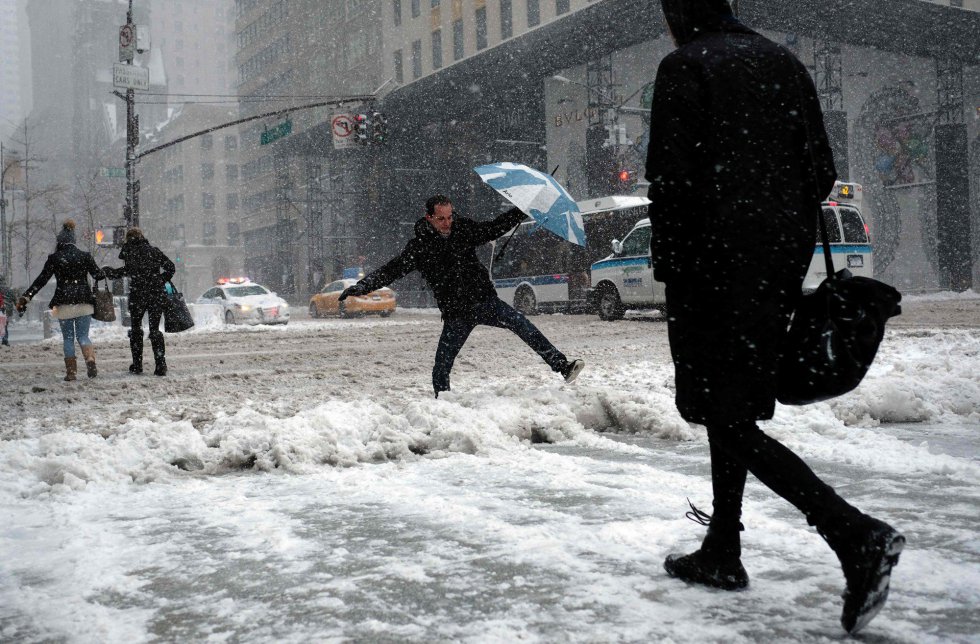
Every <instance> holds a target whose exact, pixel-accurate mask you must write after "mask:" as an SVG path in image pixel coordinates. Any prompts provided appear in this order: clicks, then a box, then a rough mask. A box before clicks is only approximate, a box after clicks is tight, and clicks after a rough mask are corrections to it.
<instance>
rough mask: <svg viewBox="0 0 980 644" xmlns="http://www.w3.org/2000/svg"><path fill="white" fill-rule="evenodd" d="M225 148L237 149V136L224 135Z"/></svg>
mask: <svg viewBox="0 0 980 644" xmlns="http://www.w3.org/2000/svg"><path fill="white" fill-rule="evenodd" d="M225 149H226V150H237V149H238V137H237V136H235V135H234V134H231V135H229V136H226V137H225Z"/></svg>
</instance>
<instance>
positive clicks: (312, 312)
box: [310, 302, 320, 318]
mask: <svg viewBox="0 0 980 644" xmlns="http://www.w3.org/2000/svg"><path fill="white" fill-rule="evenodd" d="M310 317H311V318H318V317H320V311H319V310H317V308H316V304H314V303H313V302H310Z"/></svg>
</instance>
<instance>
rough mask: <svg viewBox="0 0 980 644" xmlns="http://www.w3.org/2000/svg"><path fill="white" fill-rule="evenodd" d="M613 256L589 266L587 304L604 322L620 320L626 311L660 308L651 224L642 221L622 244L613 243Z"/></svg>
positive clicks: (660, 287)
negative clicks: (590, 281) (652, 249)
mask: <svg viewBox="0 0 980 644" xmlns="http://www.w3.org/2000/svg"><path fill="white" fill-rule="evenodd" d="M612 248H613V254H612V255H610V256H609V257H606V258H605V259H601V260H599V261H598V262H596V263H594V264H593V265H592V288H591V289H590V290H589V295H588V298H589V304H590V306H591V307H592V308H593V310H596V311H598V313H599V317H600V318H601V319H603V320H619V319H620V318H622V317H623V314H624V313H625V312H626V309H645V308H660V307H662V306H663V305H664V304H666V302H667V299H666V295H665V293H664V285H663V283H662V282H658V281H656V280H654V279H653V262H652V261H651V259H650V220H649V219H641V220H640V221H638V222H636V224H635V225H634V226H633V230H631V231H630V232H629V234H627V235H626V238H625V239H623V241H619V240H615V239H614V240H613V242H612Z"/></svg>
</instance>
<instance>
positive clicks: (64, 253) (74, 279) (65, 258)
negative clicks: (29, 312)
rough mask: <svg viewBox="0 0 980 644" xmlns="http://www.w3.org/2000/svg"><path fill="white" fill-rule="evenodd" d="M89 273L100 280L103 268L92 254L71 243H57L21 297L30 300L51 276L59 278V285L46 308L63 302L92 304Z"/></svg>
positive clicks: (93, 302) (93, 300) (93, 298)
mask: <svg viewBox="0 0 980 644" xmlns="http://www.w3.org/2000/svg"><path fill="white" fill-rule="evenodd" d="M89 275H91V276H92V277H94V278H95V279H97V280H100V279H102V271H101V270H100V269H99V267H98V266H96V264H95V260H94V259H92V255H91V254H89V253H86V252H85V251H83V250H80V249H79V248H77V247H76V246H75V245H74V244H58V249H57V250H56V251H55V252H53V253H51V254H50V255H48V259H47V261H46V262H44V268H43V269H41V274H40V275H38V276H37V279H36V280H34V283H33V284H31V286H30V288H28V289H27V290H26V291H24V294H23V297H26V298H27V299H29V300H30V299H32V298H33V297H34V296H35V295H37V292H38V291H40V290H41V289H42V288H44V285H45V284H47V283H48V280H50V279H51V277H52V276H54V277H55V278H56V279H57V280H58V285H57V286H56V287H55V289H54V297H52V298H51V301H50V302H49V303H48V307H49V308H53V307H55V306H61V305H63V304H91V305H92V306H95V296H94V295H93V294H92V288H91V286H89V283H88V276H89Z"/></svg>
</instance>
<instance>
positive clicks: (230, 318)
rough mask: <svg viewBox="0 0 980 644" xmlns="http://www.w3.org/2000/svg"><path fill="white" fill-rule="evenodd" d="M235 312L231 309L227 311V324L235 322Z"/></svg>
mask: <svg viewBox="0 0 980 644" xmlns="http://www.w3.org/2000/svg"><path fill="white" fill-rule="evenodd" d="M234 323H235V314H234V313H232V312H231V311H225V324H234Z"/></svg>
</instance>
